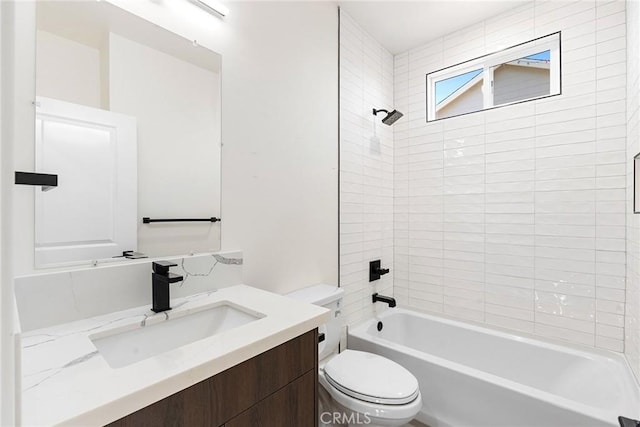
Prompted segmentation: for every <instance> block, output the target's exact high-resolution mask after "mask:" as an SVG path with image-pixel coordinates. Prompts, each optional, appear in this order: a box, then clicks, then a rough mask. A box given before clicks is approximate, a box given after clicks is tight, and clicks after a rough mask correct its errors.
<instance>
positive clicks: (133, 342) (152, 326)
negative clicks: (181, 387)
mask: <svg viewBox="0 0 640 427" xmlns="http://www.w3.org/2000/svg"><path fill="white" fill-rule="evenodd" d="M164 313H166V314H167V316H168V318H167V317H166V316H165V315H164V314H163V313H158V314H156V315H154V316H153V317H150V318H149V319H148V320H147V322H145V323H144V324H143V323H135V324H133V325H128V326H125V327H120V328H117V329H113V330H109V331H103V332H100V333H98V334H95V335H91V336H90V337H89V339H90V340H91V341H92V342H93V344H94V345H95V346H96V348H97V349H98V352H99V353H100V355H101V356H102V357H104V359H105V360H106V361H107V363H108V364H109V366H111V367H112V368H121V367H123V366H127V365H130V364H132V363H135V362H138V361H140V360H144V359H147V358H149V357H153V356H157V355H159V354H162V353H165V352H167V351H169V350H173V349H176V348H178V347H182V346H184V345H187V344H191V343H193V342H196V341H199V340H202V339H205V338H208V337H210V336H213V335H216V334H219V333H221V332H225V331H228V330H230V329H233V328H237V327H239V326H242V325H246V324H247V323H251V322H253V321H256V320H258V319H261V318H262V317H264V314H262V313H258V312H255V311H252V310H249V309H245V308H243V307H240V306H237V305H235V304H232V303H230V302H228V301H221V302H218V303H216V304H214V305H210V306H205V307H203V308H202V309H200V310H198V311H197V312H195V313H193V312H191V313H187V314H182V313H179V312H176V313H173V312H171V311H167V312H164Z"/></svg>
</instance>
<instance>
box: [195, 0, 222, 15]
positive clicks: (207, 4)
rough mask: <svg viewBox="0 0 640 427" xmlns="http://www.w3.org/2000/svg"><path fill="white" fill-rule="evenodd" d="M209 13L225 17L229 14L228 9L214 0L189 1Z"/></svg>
mask: <svg viewBox="0 0 640 427" xmlns="http://www.w3.org/2000/svg"><path fill="white" fill-rule="evenodd" d="M191 1H193V3H195V4H197V5H198V6H200V7H201V8H203V9H204V10H206V11H207V12H209V13H214V14H216V15H218V16H221V17H225V16H227V15H228V14H229V8H228V7H227V6H225V5H223V4H221V3H219V2H217V1H214V0H191Z"/></svg>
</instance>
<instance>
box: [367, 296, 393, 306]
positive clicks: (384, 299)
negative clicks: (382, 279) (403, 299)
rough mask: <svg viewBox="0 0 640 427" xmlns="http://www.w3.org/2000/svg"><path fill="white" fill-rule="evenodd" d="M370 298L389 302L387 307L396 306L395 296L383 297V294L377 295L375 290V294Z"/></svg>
mask: <svg viewBox="0 0 640 427" xmlns="http://www.w3.org/2000/svg"><path fill="white" fill-rule="evenodd" d="M371 300H372V301H373V302H378V301H380V302H385V303H387V304H389V307H395V306H396V299H395V298H391V297H385V296H384V295H378V293H377V292H376V293H375V294H373V295H371Z"/></svg>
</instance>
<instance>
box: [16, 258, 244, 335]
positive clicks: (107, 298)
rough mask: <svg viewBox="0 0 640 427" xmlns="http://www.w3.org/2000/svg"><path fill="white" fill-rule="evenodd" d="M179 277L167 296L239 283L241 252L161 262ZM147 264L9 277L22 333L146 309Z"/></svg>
mask: <svg viewBox="0 0 640 427" xmlns="http://www.w3.org/2000/svg"><path fill="white" fill-rule="evenodd" d="M165 259H166V260H168V261H172V262H174V263H175V264H177V267H173V268H172V269H171V271H172V272H173V273H176V274H179V275H182V276H183V277H184V280H183V281H182V282H181V283H176V284H173V285H171V296H172V298H174V297H175V298H178V297H185V296H189V295H193V294H197V293H200V292H205V291H209V290H212V289H220V288H225V287H228V286H233V285H239V284H242V283H243V281H242V262H243V259H242V252H241V251H229V252H218V253H210V254H196V255H190V256H186V257H184V258H165ZM151 261H152V260H150V259H145V260H136V261H131V264H118V265H106V266H100V267H94V268H87V269H78V270H71V271H66V272H55V273H42V274H35V275H29V276H22V277H17V278H16V279H15V294H16V303H17V307H18V316H19V319H20V327H21V330H22V332H27V331H30V330H33V329H38V328H42V327H45V326H51V325H56V324H61V323H66V322H71V321H75V320H79V319H85V318H89V317H93V316H98V315H101V314H106V313H110V312H114V311H119V310H124V309H127V308H133V307H137V306H141V305H149V306H151Z"/></svg>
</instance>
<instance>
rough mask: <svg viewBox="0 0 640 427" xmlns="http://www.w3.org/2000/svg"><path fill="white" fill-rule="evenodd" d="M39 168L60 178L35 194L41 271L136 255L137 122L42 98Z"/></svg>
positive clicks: (38, 110) (39, 107)
mask: <svg viewBox="0 0 640 427" xmlns="http://www.w3.org/2000/svg"><path fill="white" fill-rule="evenodd" d="M36 106H37V108H36V147H35V148H36V169H37V170H40V171H50V172H51V173H56V174H57V175H58V180H59V186H58V187H57V188H55V191H47V192H44V191H36V193H35V194H36V197H35V215H36V217H35V224H36V230H35V257H36V264H37V265H40V266H47V265H64V264H68V263H74V262H77V260H79V259H80V260H81V259H101V258H109V257H112V256H114V255H117V254H119V253H122V252H124V251H127V250H136V245H137V241H136V240H137V239H136V216H137V215H136V211H137V209H136V191H137V190H136V187H137V173H136V157H137V143H136V139H137V135H136V119H135V118H134V117H130V116H126V115H124V114H117V113H113V112H111V111H105V110H99V109H96V108H90V107H85V106H83V105H78V104H72V103H69V102H62V101H57V100H53V99H48V98H43V97H38V98H37V102H36Z"/></svg>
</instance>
